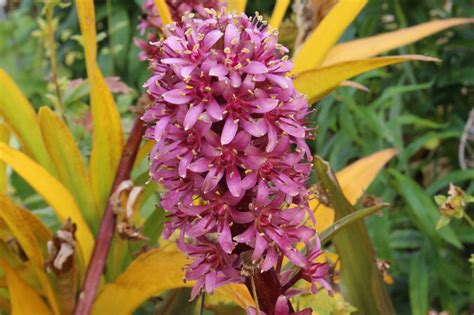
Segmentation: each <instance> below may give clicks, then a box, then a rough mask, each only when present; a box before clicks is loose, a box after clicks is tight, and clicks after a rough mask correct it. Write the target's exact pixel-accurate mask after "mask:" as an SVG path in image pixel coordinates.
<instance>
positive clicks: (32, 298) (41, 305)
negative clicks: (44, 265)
mask: <svg viewBox="0 0 474 315" xmlns="http://www.w3.org/2000/svg"><path fill="white" fill-rule="evenodd" d="M0 267H2V269H3V270H4V271H5V276H6V279H7V284H8V293H9V295H10V304H11V314H12V315H31V314H35V315H51V314H53V313H52V312H51V311H50V309H49V308H48V306H47V305H46V303H45V302H44V301H43V299H42V298H41V296H40V295H39V294H38V293H36V291H35V290H33V289H32V288H31V287H30V286H29V285H28V284H26V283H25V281H23V279H21V278H20V277H19V276H18V275H17V274H16V272H15V271H14V270H13V269H12V268H10V266H8V264H7V263H6V262H5V261H4V260H0ZM57 314H59V313H57Z"/></svg>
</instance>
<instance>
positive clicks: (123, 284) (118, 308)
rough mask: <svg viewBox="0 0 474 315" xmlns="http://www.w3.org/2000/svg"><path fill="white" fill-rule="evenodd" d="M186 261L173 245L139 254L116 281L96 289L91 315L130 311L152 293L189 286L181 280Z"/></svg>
mask: <svg viewBox="0 0 474 315" xmlns="http://www.w3.org/2000/svg"><path fill="white" fill-rule="evenodd" d="M168 247H170V246H168ZM186 263H187V260H186V258H185V257H184V255H183V254H182V253H181V252H180V251H179V250H178V249H177V248H176V247H175V248H174V249H170V248H167V249H166V250H163V249H154V250H150V251H149V252H147V253H145V254H142V255H140V256H138V258H137V259H135V261H133V262H132V263H131V264H130V266H129V267H128V268H127V270H125V272H124V273H122V274H121V275H120V276H118V277H117V279H116V280H115V282H113V283H108V284H106V285H105V286H104V287H103V289H102V290H101V291H100V292H99V295H98V296H97V297H96V299H95V302H94V305H93V308H92V314H97V315H99V314H115V315H120V314H131V313H132V312H133V311H134V310H135V309H136V308H137V307H138V306H140V305H141V304H142V303H143V302H144V301H145V300H147V299H148V298H150V297H152V296H154V295H158V294H160V293H162V292H163V291H166V290H169V289H175V288H180V287H185V286H187V287H189V286H192V284H193V283H191V282H187V283H184V282H183V276H184V273H183V269H182V268H183V266H184V265H185V264H186Z"/></svg>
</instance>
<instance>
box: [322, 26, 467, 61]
mask: <svg viewBox="0 0 474 315" xmlns="http://www.w3.org/2000/svg"><path fill="white" fill-rule="evenodd" d="M466 23H474V19H468V18H454V19H446V20H440V21H431V22H427V23H423V24H420V25H416V26H412V27H408V28H404V29H401V30H396V31H393V32H388V33H385V34H380V35H376V36H371V37H367V38H362V39H356V40H353V41H349V42H347V43H342V44H339V45H337V46H335V47H334V48H333V49H332V50H331V51H330V53H329V54H328V56H327V58H326V59H325V60H324V62H323V65H324V66H328V65H331V64H335V63H339V62H343V61H348V60H355V59H364V58H369V57H373V56H376V55H379V54H381V53H384V52H388V51H390V50H392V49H396V48H399V47H402V46H405V45H408V44H411V43H414V42H416V41H418V40H420V39H422V38H425V37H428V36H430V35H432V34H435V33H437V32H440V31H442V30H445V29H447V28H450V27H454V26H458V25H462V24H466Z"/></svg>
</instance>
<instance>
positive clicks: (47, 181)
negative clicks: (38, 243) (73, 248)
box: [0, 143, 94, 263]
mask: <svg viewBox="0 0 474 315" xmlns="http://www.w3.org/2000/svg"><path fill="white" fill-rule="evenodd" d="M0 160H3V161H4V162H6V163H7V164H8V165H10V167H11V168H13V170H15V172H17V173H18V175H20V176H21V177H22V178H23V179H24V180H25V181H27V182H28V184H30V186H31V187H33V189H35V190H36V192H37V193H38V194H40V195H41V196H42V197H43V198H44V200H45V201H46V202H47V203H48V204H49V205H50V206H51V207H52V208H53V209H54V211H55V212H56V215H57V216H58V217H59V219H60V220H61V221H64V220H66V219H67V218H71V220H72V221H73V222H74V223H76V224H77V240H78V243H79V246H80V248H81V250H82V254H83V256H84V262H85V263H87V262H88V261H89V258H90V256H91V253H92V249H93V247H94V237H93V236H92V233H91V231H90V230H89V227H88V226H87V224H86V222H85V221H84V219H83V218H82V215H81V212H80V211H79V208H78V206H77V204H76V201H75V200H74V198H73V197H72V195H71V193H70V192H69V191H68V190H67V189H66V188H64V186H63V185H62V184H61V183H60V182H59V181H58V180H57V179H55V178H54V177H52V176H51V174H49V173H48V172H47V171H46V170H45V169H44V168H43V167H41V166H40V165H38V164H36V163H35V162H34V161H32V160H31V159H30V158H28V157H27V156H26V155H25V154H23V153H21V152H19V151H17V150H15V149H13V148H10V147H9V146H7V145H6V144H4V143H0Z"/></svg>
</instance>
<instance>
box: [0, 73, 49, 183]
mask: <svg viewBox="0 0 474 315" xmlns="http://www.w3.org/2000/svg"><path fill="white" fill-rule="evenodd" d="M0 85H1V86H2V93H0V116H2V117H3V118H4V119H5V120H6V122H7V123H8V125H9V126H10V128H11V129H12V130H13V131H14V133H15V134H16V135H17V136H18V138H19V141H20V143H21V144H22V147H24V149H25V151H26V152H27V153H28V155H29V156H31V157H32V158H34V159H35V160H36V161H37V162H38V163H40V164H41V165H42V166H43V167H45V168H46V169H47V170H48V171H49V172H50V173H51V174H53V175H55V174H56V169H55V168H54V165H53V163H52V162H51V159H50V158H49V155H48V152H47V151H46V148H45V145H44V142H43V139H42V138H41V133H40V129H39V125H38V119H37V117H36V113H35V110H34V109H33V106H32V105H31V104H30V102H29V101H28V99H27V98H26V97H25V95H24V94H23V92H22V91H21V90H20V88H19V87H18V86H17V85H16V84H15V82H14V81H13V79H12V78H11V77H10V76H9V75H8V73H7V72H6V71H5V70H3V69H0Z"/></svg>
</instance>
